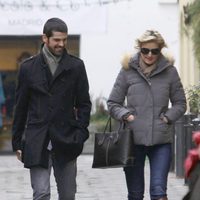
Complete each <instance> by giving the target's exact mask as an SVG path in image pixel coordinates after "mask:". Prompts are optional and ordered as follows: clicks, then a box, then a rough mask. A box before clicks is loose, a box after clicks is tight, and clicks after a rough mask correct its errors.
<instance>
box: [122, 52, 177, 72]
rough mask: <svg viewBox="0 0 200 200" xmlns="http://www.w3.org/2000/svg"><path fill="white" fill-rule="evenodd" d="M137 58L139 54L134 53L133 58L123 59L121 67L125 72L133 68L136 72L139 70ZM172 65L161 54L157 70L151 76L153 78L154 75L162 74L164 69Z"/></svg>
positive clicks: (129, 56) (130, 56) (131, 56)
mask: <svg viewBox="0 0 200 200" xmlns="http://www.w3.org/2000/svg"><path fill="white" fill-rule="evenodd" d="M139 56H140V53H136V54H135V55H134V56H133V55H128V56H126V57H124V60H122V67H123V68H124V69H125V70H128V69H130V68H133V69H135V70H137V71H138V70H139ZM172 65H173V63H172V61H171V60H170V59H169V58H168V57H166V56H164V55H162V54H161V56H160V58H159V60H158V63H157V68H156V70H155V71H154V72H153V73H152V74H151V76H154V75H155V74H158V73H160V72H162V71H163V70H165V69H166V68H168V67H169V66H172Z"/></svg>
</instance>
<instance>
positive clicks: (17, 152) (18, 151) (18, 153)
mask: <svg viewBox="0 0 200 200" xmlns="http://www.w3.org/2000/svg"><path fill="white" fill-rule="evenodd" d="M16 156H17V159H18V160H19V161H22V151H21V150H17V151H16Z"/></svg>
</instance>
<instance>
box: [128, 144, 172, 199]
mask: <svg viewBox="0 0 200 200" xmlns="http://www.w3.org/2000/svg"><path fill="white" fill-rule="evenodd" d="M134 153H135V165H134V166H132V167H125V168H124V171H125V176H126V183H127V189H128V200H142V199H143V198H144V185H145V181H144V165H145V158H146V156H147V157H148V158H149V162H150V196H151V199H152V200H154V199H155V200H156V199H159V198H162V197H166V196H167V194H166V191H167V176H168V173H169V169H170V163H171V156H172V154H171V144H161V145H155V146H148V147H147V146H142V145H135V147H134Z"/></svg>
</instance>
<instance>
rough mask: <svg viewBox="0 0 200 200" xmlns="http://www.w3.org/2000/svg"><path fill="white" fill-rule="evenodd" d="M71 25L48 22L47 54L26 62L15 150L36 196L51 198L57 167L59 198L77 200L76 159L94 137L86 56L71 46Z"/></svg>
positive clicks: (18, 94) (18, 93)
mask: <svg viewBox="0 0 200 200" xmlns="http://www.w3.org/2000/svg"><path fill="white" fill-rule="evenodd" d="M67 36H68V28H67V25H66V24H65V22H64V21H62V20H61V19H58V18H51V19H49V20H47V22H46V23H45V25H44V29H43V36H42V40H43V43H44V44H43V45H42V49H41V52H40V53H39V54H38V55H35V56H33V57H31V58H29V59H27V60H26V61H24V62H23V63H22V64H21V67H20V70H19V75H18V86H17V89H16V102H15V113H14V122H13V138H12V144H13V150H14V151H16V154H17V158H18V159H19V160H22V161H23V162H24V166H25V167H26V168H30V177H31V185H32V188H33V199H34V200H49V199H50V172H51V168H52V167H53V169H54V176H55V180H56V183H57V189H58V195H59V200H74V199H75V193H76V158H77V156H78V155H79V154H80V153H81V152H82V149H83V144H84V142H85V140H86V139H87V138H88V136H89V133H88V129H87V127H88V125H89V118H90V111H91V102H90V97H89V92H88V90H89V86H88V80H87V75H86V71H85V66H84V63H83V61H82V60H80V59H79V58H76V57H74V56H71V55H69V54H68V53H67V51H66V50H65V46H66V43H67Z"/></svg>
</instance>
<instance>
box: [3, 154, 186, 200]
mask: <svg viewBox="0 0 200 200" xmlns="http://www.w3.org/2000/svg"><path fill="white" fill-rule="evenodd" d="M0 160H1V162H0V200H26V199H31V196H32V190H31V187H30V183H29V172H28V170H27V169H24V168H23V166H22V164H21V163H20V162H19V161H17V160H16V159H15V157H14V156H6V155H5V156H0ZM91 165H92V156H91V155H82V156H80V157H79V159H78V177H77V183H78V191H77V195H76V199H77V200H126V186H125V179H124V174H123V170H122V169H92V168H91ZM146 166H147V167H146V170H145V172H146V182H148V179H149V170H148V162H147V165H146ZM51 189H52V200H57V195H56V186H55V183H54V180H53V176H52V187H51ZM146 190H147V191H146V194H145V200H149V196H148V188H147V189H146ZM186 191H187V187H186V186H184V180H183V179H178V178H176V176H175V174H174V173H170V175H169V184H168V193H169V200H181V199H182V197H183V195H184V194H185V193H186Z"/></svg>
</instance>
